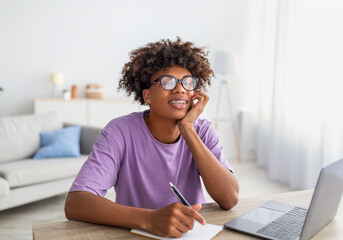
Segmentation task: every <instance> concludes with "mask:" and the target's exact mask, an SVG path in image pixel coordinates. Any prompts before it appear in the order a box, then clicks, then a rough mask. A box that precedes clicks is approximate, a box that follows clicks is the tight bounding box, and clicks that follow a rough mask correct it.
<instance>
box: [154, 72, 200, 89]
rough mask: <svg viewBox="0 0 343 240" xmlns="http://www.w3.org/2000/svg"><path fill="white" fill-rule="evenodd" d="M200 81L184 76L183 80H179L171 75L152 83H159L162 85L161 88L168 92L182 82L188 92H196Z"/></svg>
mask: <svg viewBox="0 0 343 240" xmlns="http://www.w3.org/2000/svg"><path fill="white" fill-rule="evenodd" d="M198 81H199V80H198V79H197V78H196V77H193V76H184V77H183V78H182V79H177V78H175V77H173V76H170V75H163V76H161V77H159V78H158V79H156V80H155V81H153V82H151V84H155V83H157V82H160V83H161V87H162V88H163V89H164V90H166V91H171V90H174V89H175V88H176V86H177V83H178V82H181V85H182V87H183V88H184V89H185V90H187V91H194V90H195V89H196V88H197V86H198Z"/></svg>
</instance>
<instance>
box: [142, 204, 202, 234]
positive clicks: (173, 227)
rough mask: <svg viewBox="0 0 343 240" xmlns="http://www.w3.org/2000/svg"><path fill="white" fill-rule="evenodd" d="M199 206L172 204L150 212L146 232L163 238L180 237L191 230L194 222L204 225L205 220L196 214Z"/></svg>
mask: <svg viewBox="0 0 343 240" xmlns="http://www.w3.org/2000/svg"><path fill="white" fill-rule="evenodd" d="M201 207H202V206H201V204H196V205H193V206H192V208H190V207H188V206H185V205H183V204H180V203H172V204H170V205H168V206H166V207H164V208H161V209H156V210H152V212H151V213H150V214H149V216H148V218H149V219H148V221H147V226H146V229H145V230H147V231H148V232H150V233H152V234H155V235H158V236H163V237H177V238H179V237H181V236H182V234H184V233H186V232H188V231H189V230H191V229H193V226H194V220H195V221H198V222H199V223H200V224H202V225H205V224H206V222H205V219H204V218H203V217H202V216H201V215H200V214H199V213H198V211H199V210H200V209H201Z"/></svg>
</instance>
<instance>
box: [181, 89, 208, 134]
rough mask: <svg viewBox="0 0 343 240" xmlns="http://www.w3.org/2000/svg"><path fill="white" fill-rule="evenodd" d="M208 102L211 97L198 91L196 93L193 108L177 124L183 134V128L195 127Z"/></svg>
mask: <svg viewBox="0 0 343 240" xmlns="http://www.w3.org/2000/svg"><path fill="white" fill-rule="evenodd" d="M194 100H197V102H196V103H194V102H193V101H194ZM208 100H209V96H208V95H207V94H206V93H204V92H203V91H201V90H198V91H195V92H194V95H193V96H192V98H191V101H192V107H191V108H190V110H189V111H188V113H187V114H186V115H185V116H184V117H183V118H182V119H180V120H178V121H177V124H178V126H179V129H180V131H181V132H182V128H184V127H187V126H193V124H194V122H195V120H196V119H197V118H198V117H199V115H200V114H201V113H202V112H203V110H204V108H205V106H206V104H207V102H208Z"/></svg>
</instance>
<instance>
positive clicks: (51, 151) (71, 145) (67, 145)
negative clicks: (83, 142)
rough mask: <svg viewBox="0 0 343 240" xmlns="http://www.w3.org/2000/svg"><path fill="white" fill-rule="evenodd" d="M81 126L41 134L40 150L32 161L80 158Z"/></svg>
mask: <svg viewBox="0 0 343 240" xmlns="http://www.w3.org/2000/svg"><path fill="white" fill-rule="evenodd" d="M81 128H82V127H81V126H71V127H65V128H62V129H59V130H55V131H48V132H41V133H40V139H41V148H40V149H39V150H38V151H37V152H36V154H35V155H34V157H33V158H34V159H42V158H57V157H78V156H80V137H81Z"/></svg>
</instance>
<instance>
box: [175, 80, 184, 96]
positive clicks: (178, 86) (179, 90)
mask: <svg viewBox="0 0 343 240" xmlns="http://www.w3.org/2000/svg"><path fill="white" fill-rule="evenodd" d="M172 92H173V93H184V92H186V90H185V89H184V88H183V86H182V84H181V81H180V80H178V82H177V84H176V87H175V88H174V89H173V91H172Z"/></svg>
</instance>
